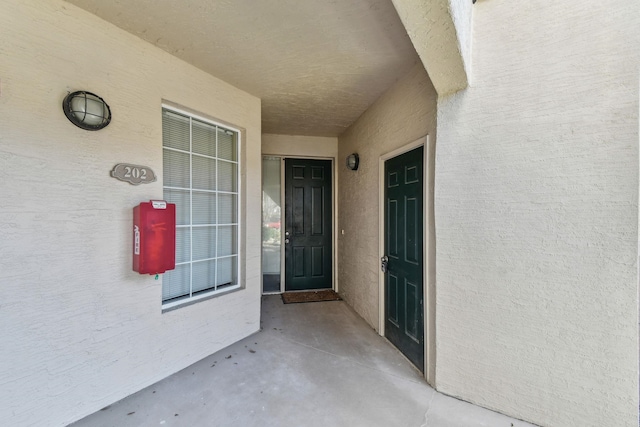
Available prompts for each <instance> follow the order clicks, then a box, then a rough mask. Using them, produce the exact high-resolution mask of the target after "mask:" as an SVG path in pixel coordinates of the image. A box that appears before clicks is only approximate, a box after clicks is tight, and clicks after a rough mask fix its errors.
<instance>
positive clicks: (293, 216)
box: [284, 159, 332, 291]
mask: <svg viewBox="0 0 640 427" xmlns="http://www.w3.org/2000/svg"><path fill="white" fill-rule="evenodd" d="M331 206H332V204H331V160H310V159H285V229H284V231H285V235H284V242H285V290H286V291H298V290H306V289H326V288H331V287H332V280H331V277H332V268H331V264H332V262H331V258H332V251H331V241H332V238H331V234H332V227H331V214H332V209H331Z"/></svg>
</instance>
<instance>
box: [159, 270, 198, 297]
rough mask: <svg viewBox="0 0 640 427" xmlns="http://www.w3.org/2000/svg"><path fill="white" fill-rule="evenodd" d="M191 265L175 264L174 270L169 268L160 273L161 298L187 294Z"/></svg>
mask: <svg viewBox="0 0 640 427" xmlns="http://www.w3.org/2000/svg"><path fill="white" fill-rule="evenodd" d="M190 276H191V265H190V264H183V265H176V268H175V270H169V271H167V272H166V273H164V274H163V275H162V300H163V301H166V300H169V299H173V298H178V297H184V296H187V297H188V296H189V284H190Z"/></svg>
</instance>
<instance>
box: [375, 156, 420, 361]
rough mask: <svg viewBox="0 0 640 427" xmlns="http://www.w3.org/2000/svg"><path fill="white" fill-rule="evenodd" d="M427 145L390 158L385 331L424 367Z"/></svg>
mask: <svg viewBox="0 0 640 427" xmlns="http://www.w3.org/2000/svg"><path fill="white" fill-rule="evenodd" d="M423 154H424V149H423V147H420V148H416V149H415V150H412V151H409V152H407V153H405V154H402V155H400V156H398V157H394V158H393V159H390V160H387V161H386V162H385V172H384V174H385V176H384V186H385V187H384V188H385V196H384V197H385V209H384V217H385V223H384V233H385V245H384V247H385V255H386V256H387V257H388V258H389V261H388V267H387V272H386V274H385V336H386V337H387V338H388V339H389V341H391V343H393V345H395V346H396V347H398V349H399V350H400V351H401V352H402V353H403V354H404V355H405V356H406V357H407V358H408V359H409V360H410V361H411V362H412V363H413V364H414V365H415V366H416V367H418V369H420V371H422V372H424V316H423V274H424V273H423V259H424V258H423V248H424V244H423V215H424V214H423V212H424V209H423V206H424V200H423V198H424V196H423V195H424V191H423Z"/></svg>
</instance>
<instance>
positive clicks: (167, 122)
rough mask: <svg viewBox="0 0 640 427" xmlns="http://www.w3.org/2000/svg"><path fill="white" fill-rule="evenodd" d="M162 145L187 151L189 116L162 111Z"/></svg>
mask: <svg viewBox="0 0 640 427" xmlns="http://www.w3.org/2000/svg"><path fill="white" fill-rule="evenodd" d="M162 145H164V146H165V147H172V148H177V149H179V150H184V151H189V117H186V116H183V115H182V114H177V113H174V112H172V111H167V110H163V111H162Z"/></svg>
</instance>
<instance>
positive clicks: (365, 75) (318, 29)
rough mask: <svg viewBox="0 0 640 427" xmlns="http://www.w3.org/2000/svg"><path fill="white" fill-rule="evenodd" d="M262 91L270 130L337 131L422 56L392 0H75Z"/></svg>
mask: <svg viewBox="0 0 640 427" xmlns="http://www.w3.org/2000/svg"><path fill="white" fill-rule="evenodd" d="M67 1H68V2H69V3H72V4H74V5H77V6H79V7H81V8H83V9H85V10H87V11H89V12H91V13H93V14H95V15H97V16H99V17H101V18H103V19H105V20H107V21H109V22H111V23H113V24H114V25H116V26H118V27H120V28H122V29H124V30H126V31H128V32H130V33H132V34H134V35H136V36H138V37H140V38H142V39H144V40H146V41H148V42H149V43H151V44H153V45H155V46H157V47H159V48H161V49H163V50H165V51H167V52H169V53H170V54H172V55H174V56H176V57H178V58H181V59H183V60H184V61H186V62H188V63H190V64H192V65H194V66H196V67H198V68H200V69H202V70H204V71H205V72H207V73H209V74H211V75H213V76H215V77H218V78H220V79H222V80H224V81H226V82H228V83H230V84H232V85H234V86H236V87H238V88H240V89H242V90H245V91H247V92H249V93H251V94H253V95H255V96H257V97H259V98H261V99H262V132H263V133H276V134H288V135H309V136H338V135H340V134H341V133H342V132H343V131H344V130H345V129H347V128H348V127H349V126H350V125H351V124H352V123H353V122H354V121H355V120H356V119H357V118H358V117H359V116H360V115H361V114H362V113H363V112H364V111H365V110H366V109H367V108H368V107H369V106H370V105H371V104H372V103H373V102H374V101H375V100H376V99H377V98H378V97H379V96H380V95H381V94H382V93H384V92H385V91H386V90H387V89H388V88H389V87H390V86H391V85H393V83H394V82H395V81H397V80H398V79H399V78H400V77H402V76H403V75H404V74H405V73H407V72H408V70H409V69H410V68H411V67H412V66H413V65H414V64H415V63H417V62H418V61H419V58H418V55H417V54H416V51H415V49H414V48H413V45H412V43H411V40H410V39H409V37H408V36H407V32H406V30H405V28H404V26H403V24H402V22H401V21H400V18H399V17H398V14H397V13H396V10H395V8H394V6H393V4H392V2H391V0H327V1H312V0H260V1H255V0H217V1H211V0H185V1H181V2H176V1H174V0H113V1H108V2H105V1H102V0H67Z"/></svg>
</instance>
